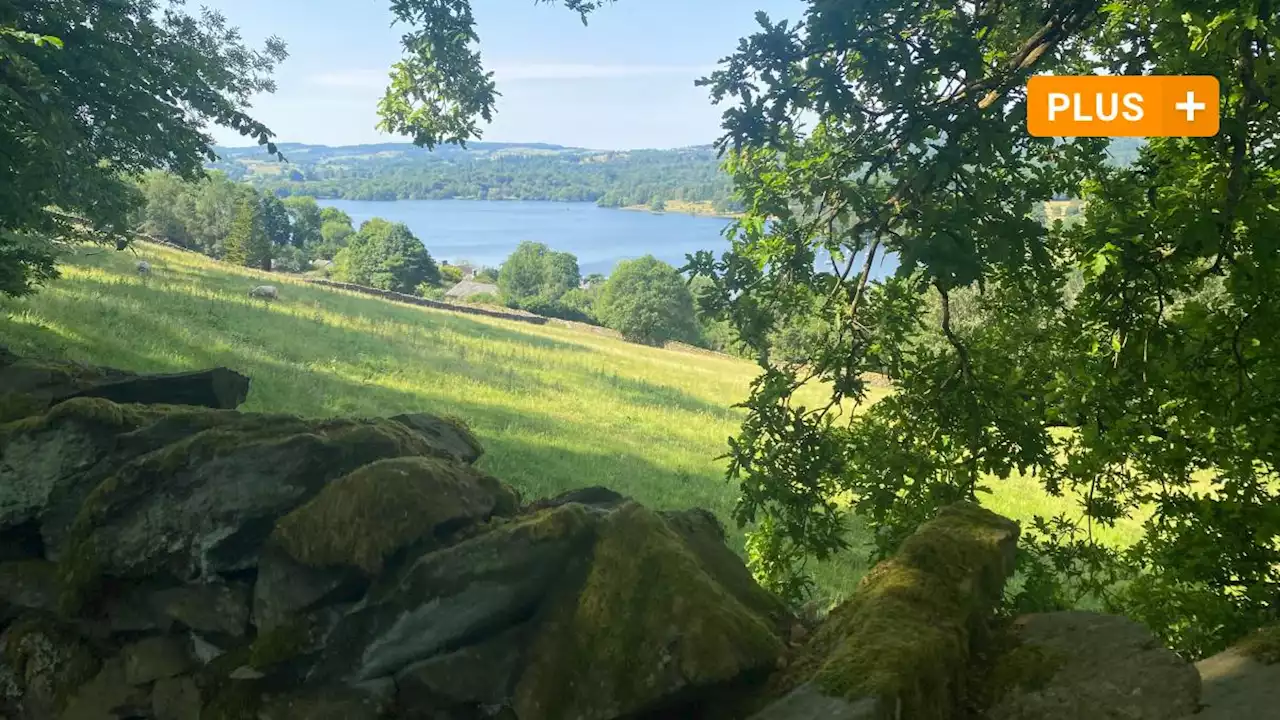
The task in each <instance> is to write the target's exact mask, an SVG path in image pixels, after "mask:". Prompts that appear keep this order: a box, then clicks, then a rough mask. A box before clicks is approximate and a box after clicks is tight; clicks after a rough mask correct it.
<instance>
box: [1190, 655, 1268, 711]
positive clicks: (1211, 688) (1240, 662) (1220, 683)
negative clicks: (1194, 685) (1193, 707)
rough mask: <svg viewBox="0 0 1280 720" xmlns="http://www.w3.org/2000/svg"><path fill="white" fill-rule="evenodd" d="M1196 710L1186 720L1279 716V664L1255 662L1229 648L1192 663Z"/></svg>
mask: <svg viewBox="0 0 1280 720" xmlns="http://www.w3.org/2000/svg"><path fill="white" fill-rule="evenodd" d="M1196 670H1197V672H1199V674H1200V683H1201V695H1200V704H1201V705H1203V706H1204V707H1203V708H1201V710H1200V712H1199V713H1197V714H1195V715H1193V716H1190V717H1188V718H1187V720H1237V718H1248V719H1249V720H1253V719H1254V718H1257V720H1273V719H1275V718H1280V664H1272V665H1267V664H1265V663H1262V662H1259V661H1258V660H1255V659H1253V658H1251V657H1249V656H1248V655H1247V654H1245V653H1244V652H1242V651H1241V650H1240V649H1238V648H1231V649H1228V650H1225V651H1223V652H1220V653H1218V654H1217V655H1214V656H1212V657H1208V658H1205V659H1204V660H1201V661H1200V662H1198V663H1196Z"/></svg>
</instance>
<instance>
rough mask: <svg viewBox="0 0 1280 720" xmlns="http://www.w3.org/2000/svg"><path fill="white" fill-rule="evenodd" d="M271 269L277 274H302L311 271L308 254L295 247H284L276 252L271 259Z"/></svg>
mask: <svg viewBox="0 0 1280 720" xmlns="http://www.w3.org/2000/svg"><path fill="white" fill-rule="evenodd" d="M271 269H272V270H273V271H275V272H287V273H300V272H303V271H306V270H310V269H311V263H310V261H308V260H307V254H306V253H305V252H303V251H302V250H300V249H298V248H297V247H294V246H293V245H284V246H282V247H278V248H276V250H275V257H273V258H271Z"/></svg>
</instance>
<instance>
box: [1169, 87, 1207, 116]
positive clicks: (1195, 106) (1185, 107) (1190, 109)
mask: <svg viewBox="0 0 1280 720" xmlns="http://www.w3.org/2000/svg"><path fill="white" fill-rule="evenodd" d="M1173 107H1174V108H1176V109H1178V110H1181V111H1183V112H1185V113H1186V114H1187V122H1195V120H1196V113H1197V112H1198V111H1200V110H1204V109H1205V104H1204V103H1202V102H1196V94H1195V93H1194V92H1192V91H1190V90H1188V91H1187V99H1186V100H1185V101H1183V102H1180V103H1177V104H1175V105H1174V106H1173Z"/></svg>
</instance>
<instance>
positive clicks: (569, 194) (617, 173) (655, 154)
mask: <svg viewBox="0 0 1280 720" xmlns="http://www.w3.org/2000/svg"><path fill="white" fill-rule="evenodd" d="M279 149H280V152H281V153H283V154H284V156H285V158H286V162H280V161H278V160H276V159H274V158H273V157H271V156H269V155H267V153H266V151H265V150H264V149H263V148H261V147H251V148H221V147H220V148H216V151H217V153H218V155H219V158H220V159H219V161H218V162H215V163H211V164H210V165H209V167H210V168H212V169H216V170H221V171H223V172H225V173H226V174H227V175H228V176H230V177H231V178H232V179H234V180H243V181H246V182H249V183H252V184H254V185H256V186H259V187H260V188H262V189H264V190H271V191H274V192H276V193H277V194H280V195H312V196H315V197H319V198H344V199H348V200H432V199H449V198H463V199H476V200H554V201H565V202H569V201H578V202H596V203H599V204H600V205H604V206H608V207H629V206H648V207H651V208H653V209H655V210H658V209H664V208H665V207H666V206H667V204H668V203H670V204H671V205H672V209H673V210H674V209H679V210H681V211H683V212H721V213H723V212H730V211H733V210H735V209H736V207H735V204H734V202H733V200H732V183H731V181H730V179H729V177H728V176H727V175H725V174H724V173H722V172H721V171H720V161H719V158H718V157H717V156H716V152H715V150H714V149H713V148H712V147H711V146H709V145H707V146H699V147H689V148H680V149H675V150H629V151H615V150H588V149H584V148H573V147H564V146H561V145H550V144H546V143H489V142H477V143H469V144H468V146H467V148H466V149H465V150H464V149H461V148H458V147H454V146H443V147H440V148H437V149H436V150H435V151H427V150H424V149H422V148H419V147H415V146H414V145H411V144H408V143H383V144H376V145H350V146H343V147H329V146H325V145H303V144H282V145H280V146H279Z"/></svg>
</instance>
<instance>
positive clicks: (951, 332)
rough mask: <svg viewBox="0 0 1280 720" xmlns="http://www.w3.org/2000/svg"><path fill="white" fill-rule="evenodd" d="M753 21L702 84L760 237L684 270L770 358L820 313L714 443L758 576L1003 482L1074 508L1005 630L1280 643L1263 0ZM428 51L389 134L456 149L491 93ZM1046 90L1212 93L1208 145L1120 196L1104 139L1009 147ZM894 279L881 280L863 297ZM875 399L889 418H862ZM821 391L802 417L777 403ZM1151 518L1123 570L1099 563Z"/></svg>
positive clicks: (879, 12)
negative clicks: (1190, 82) (1049, 79)
mask: <svg viewBox="0 0 1280 720" xmlns="http://www.w3.org/2000/svg"><path fill="white" fill-rule="evenodd" d="M564 4H565V5H567V6H569V7H570V8H572V9H574V10H576V11H579V12H583V13H585V12H587V11H590V10H594V9H596V5H597V4H596V3H577V2H572V1H570V2H566V3H564ZM757 20H758V24H759V30H758V31H757V32H756V33H754V34H753V35H751V36H750V37H747V38H744V39H743V40H742V41H741V43H740V45H739V47H738V49H737V51H736V52H734V53H733V54H732V55H730V56H729V57H727V58H726V59H725V60H724V61H723V62H722V64H721V67H720V69H719V70H717V71H716V72H714V73H713V74H712V75H711V76H710V77H709V78H706V79H705V80H703V81H701V82H702V83H703V84H704V85H706V86H708V87H709V88H710V91H711V93H712V96H713V98H714V99H715V100H717V101H719V102H724V103H726V104H727V106H728V107H727V109H726V111H725V113H724V128H725V135H724V137H723V139H722V141H721V143H720V147H721V149H722V150H723V151H724V152H725V154H726V160H727V166H728V168H729V170H730V171H731V172H732V173H733V175H734V179H735V183H736V187H737V190H738V192H739V193H740V194H741V196H742V201H743V202H744V203H745V204H746V206H747V212H746V215H745V217H743V218H742V219H741V220H740V221H738V222H736V223H735V224H734V225H733V227H732V229H731V231H730V236H731V238H732V241H733V246H732V249H731V250H730V251H729V252H728V253H726V254H724V255H723V256H721V257H718V258H717V257H713V256H711V255H710V254H707V253H701V254H699V255H698V256H697V257H695V258H693V260H692V262H691V264H690V269H691V270H692V271H694V272H696V273H698V274H700V275H703V276H705V277H707V278H710V279H711V280H712V281H713V283H714V289H715V292H714V293H711V294H710V295H709V304H710V305H711V306H713V308H714V309H715V312H717V313H718V314H719V315H720V316H722V317H724V318H726V319H727V320H728V321H730V322H732V324H733V325H734V326H735V327H736V329H737V331H738V333H739V335H740V337H741V338H742V339H743V340H744V341H746V342H747V343H749V344H751V345H753V346H755V347H757V348H765V347H767V345H768V338H769V337H770V336H771V335H773V334H774V333H775V330H776V329H777V328H778V327H782V326H786V325H788V324H791V323H793V322H794V321H795V320H796V319H797V318H800V317H803V316H805V315H809V314H812V313H813V312H814V310H813V307H814V304H813V301H814V298H818V299H820V304H819V306H818V307H819V311H818V312H819V313H820V314H821V316H822V318H823V323H824V326H825V327H828V328H830V331H829V332H825V333H823V334H822V335H821V337H820V338H819V342H817V343H815V345H814V347H812V348H810V349H809V356H808V357H807V358H806V359H805V361H804V362H794V361H787V360H784V359H781V358H779V359H777V360H774V359H766V360H765V362H763V366H762V369H761V375H760V376H759V378H758V379H757V380H756V382H755V383H754V385H753V388H752V393H751V397H750V398H749V400H748V401H747V403H746V409H747V412H748V415H747V419H746V421H745V423H744V425H743V428H742V431H741V433H740V434H739V435H738V436H737V437H736V438H734V439H733V440H732V442H731V444H730V451H729V452H730V469H729V475H730V477H731V478H733V479H734V480H736V481H737V482H738V483H739V485H740V487H741V496H740V500H739V503H738V508H737V515H738V518H739V520H740V521H741V522H743V523H747V524H750V525H751V526H752V527H754V528H755V533H754V535H753V536H752V539H751V556H752V561H753V564H754V567H755V570H756V572H757V574H758V575H759V576H760V577H761V578H762V579H764V580H765V581H766V582H769V583H770V584H771V585H773V586H774V587H775V588H777V589H780V590H783V591H784V592H788V593H791V594H800V593H803V591H804V589H805V587H806V586H805V583H804V580H803V576H804V574H803V562H804V559H805V558H809V557H819V558H822V557H827V556H829V555H831V554H832V553H833V552H835V551H837V550H839V549H840V548H842V547H843V545H844V530H845V523H846V507H847V505H846V504H845V502H844V500H845V499H851V500H852V509H853V510H854V511H855V512H857V513H858V514H860V515H862V516H863V517H864V518H866V519H867V520H868V521H870V522H871V524H872V525H873V526H874V527H876V528H877V529H878V534H877V537H878V538H879V541H880V547H881V550H882V551H883V550H885V549H887V548H889V547H892V546H893V545H894V544H895V543H896V542H897V541H898V540H899V539H900V538H901V537H902V535H903V533H905V532H906V531H908V530H909V529H910V528H911V527H913V526H914V525H915V524H916V523H917V522H919V521H920V520H921V519H923V518H925V517H927V516H928V515H929V514H930V513H932V512H933V511H934V510H935V509H936V508H938V507H939V506H941V505H943V504H946V503H949V502H952V501H954V500H958V499H965V498H969V499H980V498H982V497H983V494H984V493H985V492H986V491H987V490H988V489H990V487H991V486H992V485H993V484H995V483H999V482H1001V480H1002V479H1005V478H1008V477H1010V476H1011V475H1012V474H1014V473H1020V474H1023V475H1031V476H1034V477H1035V478H1037V479H1038V480H1039V482H1040V483H1041V484H1042V486H1043V488H1044V490H1045V491H1046V492H1049V493H1053V494H1058V493H1064V492H1067V493H1071V494H1073V495H1074V496H1076V497H1078V498H1080V503H1081V508H1080V510H1081V513H1080V516H1071V517H1067V516H1063V517H1058V518H1044V519H1040V520H1038V521H1037V522H1036V524H1035V527H1033V528H1029V530H1030V531H1031V532H1029V533H1028V536H1029V537H1028V545H1029V547H1030V549H1031V550H1032V553H1031V555H1030V557H1031V558H1032V560H1031V561H1030V563H1029V564H1028V565H1027V566H1025V567H1024V569H1026V570H1027V571H1028V572H1029V573H1030V575H1029V577H1030V578H1031V580H1030V582H1029V583H1028V586H1027V590H1028V592H1027V593H1025V594H1024V596H1023V597H1022V598H1021V602H1023V603H1025V604H1027V605H1028V606H1053V605H1062V604H1070V603H1071V602H1074V601H1075V600H1077V599H1079V598H1081V597H1083V596H1085V595H1090V596H1092V597H1094V598H1095V599H1099V600H1101V601H1103V602H1104V603H1105V604H1107V605H1108V606H1109V607H1112V608H1113V609H1120V610H1123V611H1125V612H1127V613H1129V614H1130V615H1131V616H1134V617H1137V618H1139V619H1141V620H1143V621H1145V622H1147V623H1148V624H1149V625H1151V626H1152V627H1153V628H1154V629H1156V630H1157V631H1158V632H1160V633H1161V634H1162V635H1163V636H1164V637H1165V639H1166V640H1167V641H1169V642H1171V643H1173V644H1174V646H1175V647H1177V648H1178V649H1180V650H1183V651H1185V652H1188V653H1191V654H1198V653H1202V652H1207V651H1210V650H1212V649H1214V648H1216V647H1221V646H1222V644H1223V643H1224V642H1226V641H1227V640H1229V639H1231V638H1232V637H1233V636H1236V635H1239V634H1240V633H1242V632H1243V631H1244V630H1246V629H1247V628H1248V627H1250V626H1251V625H1255V624H1258V623H1260V622H1263V621H1266V620H1268V619H1274V618H1275V616H1276V612H1277V605H1278V603H1277V593H1276V588H1277V587H1278V586H1280V546H1278V545H1277V543H1276V541H1275V539H1276V537H1277V536H1278V535H1280V510H1278V508H1280V503H1278V502H1277V500H1280V498H1277V494H1276V492H1277V461H1278V460H1280V457H1278V453H1280V436H1277V434H1276V432H1275V431H1274V430H1273V427H1274V423H1273V422H1272V419H1273V418H1274V414H1275V410H1276V407H1277V405H1278V402H1277V401H1278V400H1280V384H1277V378H1280V352H1277V351H1278V350H1280V347H1277V342H1280V340H1277V337H1278V335H1277V332H1276V330H1277V329H1278V323H1280V317H1277V312H1280V304H1277V302H1276V298H1275V297H1274V294H1275V292H1276V290H1275V289H1276V288H1277V287H1280V277H1278V276H1277V275H1278V273H1280V253H1277V252H1276V250H1277V247H1276V242H1277V241H1276V237H1277V236H1276V234H1275V232H1274V230H1273V228H1274V227H1275V224H1276V219H1277V218H1276V217H1275V216H1276V214H1277V213H1280V208H1278V206H1277V205H1276V204H1275V203H1274V202H1273V199H1274V197H1276V194H1277V191H1280V187H1278V183H1280V176H1278V175H1277V174H1276V172H1275V169H1274V168H1275V167H1276V166H1277V163H1276V160H1277V158H1276V153H1277V152H1280V150H1277V148H1280V143H1277V138H1276V134H1277V109H1276V105H1275V103H1274V95H1275V92H1276V83H1277V67H1276V62H1277V59H1276V47H1277V37H1276V35H1277V28H1278V27H1280V26H1278V23H1277V21H1278V18H1277V11H1276V9H1275V8H1274V7H1273V5H1272V3H1270V2H1269V0H1235V1H1233V2H1220V3H1203V2H1192V1H1191V0H1154V1H1143V2H1137V1H1136V0H1118V1H1116V2H1107V3H1103V2H1100V1H1098V0H1043V1H1040V2H994V1H992V2H988V1H987V0H978V1H977V2H972V3H959V4H957V3H953V2H946V1H944V0H923V1H922V2H916V3H902V2H899V1H898V0H867V1H866V2H858V3H846V2H832V1H829V0H810V2H808V3H807V7H806V10H805V12H804V15H803V17H802V18H801V19H800V20H799V21H798V22H792V21H780V22H778V21H774V20H772V19H771V18H769V17H768V16H766V15H765V14H763V13H760V14H758V15H757ZM426 27H428V28H429V29H428V30H426V31H424V34H423V35H422V36H421V37H422V38H423V39H424V44H423V48H430V49H431V52H430V53H426V52H424V53H422V54H421V55H420V56H419V61H421V62H422V63H425V67H426V68H428V69H423V68H422V67H418V68H417V69H415V70H413V71H412V72H410V71H409V70H408V69H406V70H404V71H403V77H404V78H408V77H410V76H411V75H412V74H413V73H429V72H430V71H431V70H432V69H434V70H436V71H439V72H440V73H442V75H443V76H447V77H451V78H455V79H456V84H453V85H450V84H448V83H447V82H444V81H441V82H438V83H436V84H434V85H433V86H432V91H433V92H434V93H435V95H434V100H433V101H432V103H431V108H432V109H428V110H425V111H423V112H421V113H417V114H413V113H400V114H398V115H397V116H396V117H397V118H399V119H401V120H403V121H404V122H401V123H394V122H393V123H391V124H392V126H393V127H398V128H400V129H404V128H406V127H412V128H413V129H414V130H415V133H416V136H417V137H418V139H419V140H426V141H435V140H449V139H465V137H470V136H473V135H474V133H472V130H474V128H475V126H474V125H473V124H468V121H467V118H466V117H465V116H466V115H467V113H468V112H469V113H471V115H470V118H472V119H474V118H476V117H479V118H485V119H487V118H488V117H489V115H490V114H491V112H492V109H493V95H494V94H493V86H492V84H491V83H489V82H487V78H488V76H487V75H485V74H484V73H483V71H482V70H481V69H480V60H479V55H478V53H475V52H474V51H472V50H471V43H472V42H473V41H474V40H475V39H476V36H475V33H474V27H473V22H472V20H471V16H470V13H469V10H468V9H467V8H466V3H453V4H450V5H449V6H448V7H447V8H446V7H441V8H437V9H436V11H435V13H434V14H433V15H432V16H431V17H430V18H429V19H428V22H427V23H426ZM450 38H455V39H456V40H450ZM432 57H441V58H445V60H443V61H441V62H439V63H433V62H431V59H430V58H432ZM1037 73H1056V74H1093V73H1109V74H1149V75H1160V74H1199V75H1212V76H1214V77H1216V78H1217V79H1218V81H1219V83H1220V85H1221V88H1222V95H1221V98H1220V99H1221V108H1222V123H1221V127H1222V130H1221V132H1220V133H1219V134H1218V135H1217V136H1215V137H1212V138H1157V139H1152V140H1151V141H1150V142H1148V143H1147V144H1146V145H1144V146H1143V147H1142V148H1141V149H1140V150H1139V151H1138V153H1137V158H1136V160H1135V161H1134V162H1133V163H1132V164H1131V165H1129V166H1127V167H1122V168H1118V167H1115V166H1114V165H1112V164H1109V163H1107V162H1106V153H1105V148H1106V144H1107V143H1106V141H1105V140H1100V139H1089V138H1078V139H1068V140H1062V139H1058V140H1054V139H1048V138H1032V137H1030V136H1029V135H1028V134H1027V132H1026V97H1025V83H1026V80H1027V79H1028V78H1029V77H1030V76H1031V75H1033V74H1037ZM404 84H405V85H407V84H409V83H407V82H406V83H404ZM446 99H447V100H448V102H446V101H445V100H446ZM385 109H386V108H385V103H384V110H385ZM1064 196H1065V197H1078V198H1082V199H1083V200H1084V203H1085V204H1084V210H1083V213H1082V214H1081V215H1080V217H1079V221H1078V222H1073V223H1071V224H1070V225H1067V224H1063V223H1054V224H1052V225H1046V224H1044V223H1042V222H1040V220H1039V218H1037V217H1036V209H1037V208H1038V207H1039V204H1040V203H1042V202H1043V201H1046V200H1050V199H1054V198H1058V197H1064ZM889 253H891V254H893V255H895V256H897V258H898V262H899V270H898V271H897V272H896V273H895V275H894V276H893V277H891V278H888V279H886V280H884V281H883V282H873V281H872V280H871V273H870V269H871V267H872V266H873V263H874V262H875V260H876V258H878V257H880V256H882V255H884V254H889ZM818 258H823V262H822V263H821V264H817V263H816V262H815V261H816V260H817V259H818ZM827 258H829V259H830V262H827V260H826V259H827ZM961 296H964V297H965V302H966V304H967V307H966V308H965V312H966V313H969V314H970V317H971V318H977V320H976V321H972V322H963V323H962V322H960V320H959V318H958V299H959V298H960V297H961ZM930 322H936V326H933V327H932V328H931V327H930V326H929V325H928V323H930ZM922 338H923V339H924V340H928V338H933V339H934V340H928V341H922ZM935 340H940V342H938V341H935ZM763 357H764V356H763V355H762V358H763ZM795 359H796V358H790V360H795ZM870 370H879V371H881V372H883V373H885V375H886V376H887V377H888V379H889V380H890V382H891V384H892V387H893V392H892V394H891V395H890V396H889V397H888V398H886V399H884V400H881V401H879V402H877V403H875V404H874V405H872V406H870V407H869V408H865V409H864V411H863V412H860V413H857V414H854V413H850V412H848V408H849V407H850V406H851V405H855V404H857V403H858V402H860V401H862V400H863V399H864V398H865V397H866V377H867V372H868V371H870ZM812 383H820V384H821V387H823V388H825V389H826V390H827V391H828V393H829V398H828V401H827V402H823V403H821V404H819V405H818V406H817V407H813V406H811V405H810V404H801V403H799V402H797V401H796V399H795V394H796V392H797V391H798V390H799V389H800V388H801V387H804V386H806V385H809V384H812ZM1139 517H1145V518H1148V520H1147V524H1146V534H1145V537H1144V538H1143V539H1142V541H1141V542H1139V543H1138V544H1137V545H1135V546H1134V547H1131V548H1126V549H1123V551H1121V550H1117V549H1115V548H1107V547H1105V546H1102V545H1101V544H1099V543H1098V542H1097V541H1096V538H1095V536H1094V533H1093V530H1094V529H1095V528H1097V527H1104V526H1107V525H1110V524H1113V523H1115V522H1116V521H1117V520H1119V519H1122V518H1129V519H1133V518H1139Z"/></svg>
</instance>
